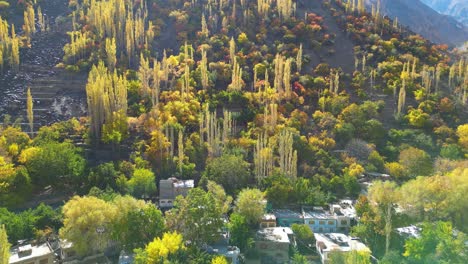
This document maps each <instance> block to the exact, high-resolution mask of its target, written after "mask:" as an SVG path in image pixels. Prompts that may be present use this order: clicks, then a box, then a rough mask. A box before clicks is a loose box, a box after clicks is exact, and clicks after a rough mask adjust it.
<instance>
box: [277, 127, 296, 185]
mask: <svg viewBox="0 0 468 264" xmlns="http://www.w3.org/2000/svg"><path fill="white" fill-rule="evenodd" d="M278 154H279V166H280V172H281V173H282V174H283V175H286V176H288V177H291V178H293V179H295V178H296V177H297V151H296V150H294V149H293V133H292V132H291V131H289V130H286V129H284V130H283V131H281V133H280V134H279V136H278Z"/></svg>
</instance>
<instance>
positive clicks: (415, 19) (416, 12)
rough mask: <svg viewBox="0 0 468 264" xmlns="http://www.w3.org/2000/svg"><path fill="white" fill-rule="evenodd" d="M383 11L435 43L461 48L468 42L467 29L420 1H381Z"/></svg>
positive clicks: (370, 0) (370, 1)
mask: <svg viewBox="0 0 468 264" xmlns="http://www.w3.org/2000/svg"><path fill="white" fill-rule="evenodd" d="M367 1H368V3H374V4H375V3H376V2H377V0H367ZM462 1H467V0H462ZM467 2H468V1H467ZM381 10H382V14H384V15H388V16H389V17H391V18H395V17H397V18H398V21H400V22H401V24H403V25H405V26H408V27H409V28H410V29H411V30H412V31H414V32H416V33H418V34H420V35H422V36H423V37H425V38H427V39H429V40H430V41H432V42H434V43H440V44H443V43H445V44H449V45H452V46H460V45H461V44H463V43H464V42H466V41H468V28H467V27H465V26H464V25H463V24H462V23H460V22H458V21H456V20H455V19H454V18H452V17H449V16H446V15H442V14H439V13H438V12H437V11H435V10H433V9H432V8H430V7H428V6H427V5H425V4H424V3H422V2H421V1H420V0H381Z"/></svg>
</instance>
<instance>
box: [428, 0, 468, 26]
mask: <svg viewBox="0 0 468 264" xmlns="http://www.w3.org/2000/svg"><path fill="white" fill-rule="evenodd" d="M422 2H423V3H425V4H426V5H428V6H430V7H431V8H432V9H434V10H436V11H437V12H439V13H441V14H444V15H449V16H452V17H454V18H455V19H456V20H458V21H459V22H461V23H463V24H464V25H465V26H467V27H468V1H466V0H422Z"/></svg>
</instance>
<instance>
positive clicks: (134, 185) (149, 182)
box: [127, 169, 156, 197]
mask: <svg viewBox="0 0 468 264" xmlns="http://www.w3.org/2000/svg"><path fill="white" fill-rule="evenodd" d="M127 185H128V189H129V190H130V193H131V194H132V195H133V196H135V197H151V196H152V195H154V194H155V193H156V177H155V176H154V173H153V172H152V171H151V170H148V169H136V170H135V171H134V172H133V175H132V177H131V178H130V180H129V181H128V182H127Z"/></svg>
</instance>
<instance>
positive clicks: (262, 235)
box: [255, 227, 295, 264]
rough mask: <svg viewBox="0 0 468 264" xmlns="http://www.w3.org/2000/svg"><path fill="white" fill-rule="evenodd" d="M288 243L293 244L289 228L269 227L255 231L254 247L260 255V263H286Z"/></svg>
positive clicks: (292, 236)
mask: <svg viewBox="0 0 468 264" xmlns="http://www.w3.org/2000/svg"><path fill="white" fill-rule="evenodd" d="M290 245H295V240H294V234H293V232H292V230H291V228H288V227H271V228H263V229H260V230H259V231H257V235H256V239H255V248H256V250H257V252H258V253H259V255H260V263H265V264H280V263H281V264H282V263H288V261H289V246H290Z"/></svg>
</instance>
